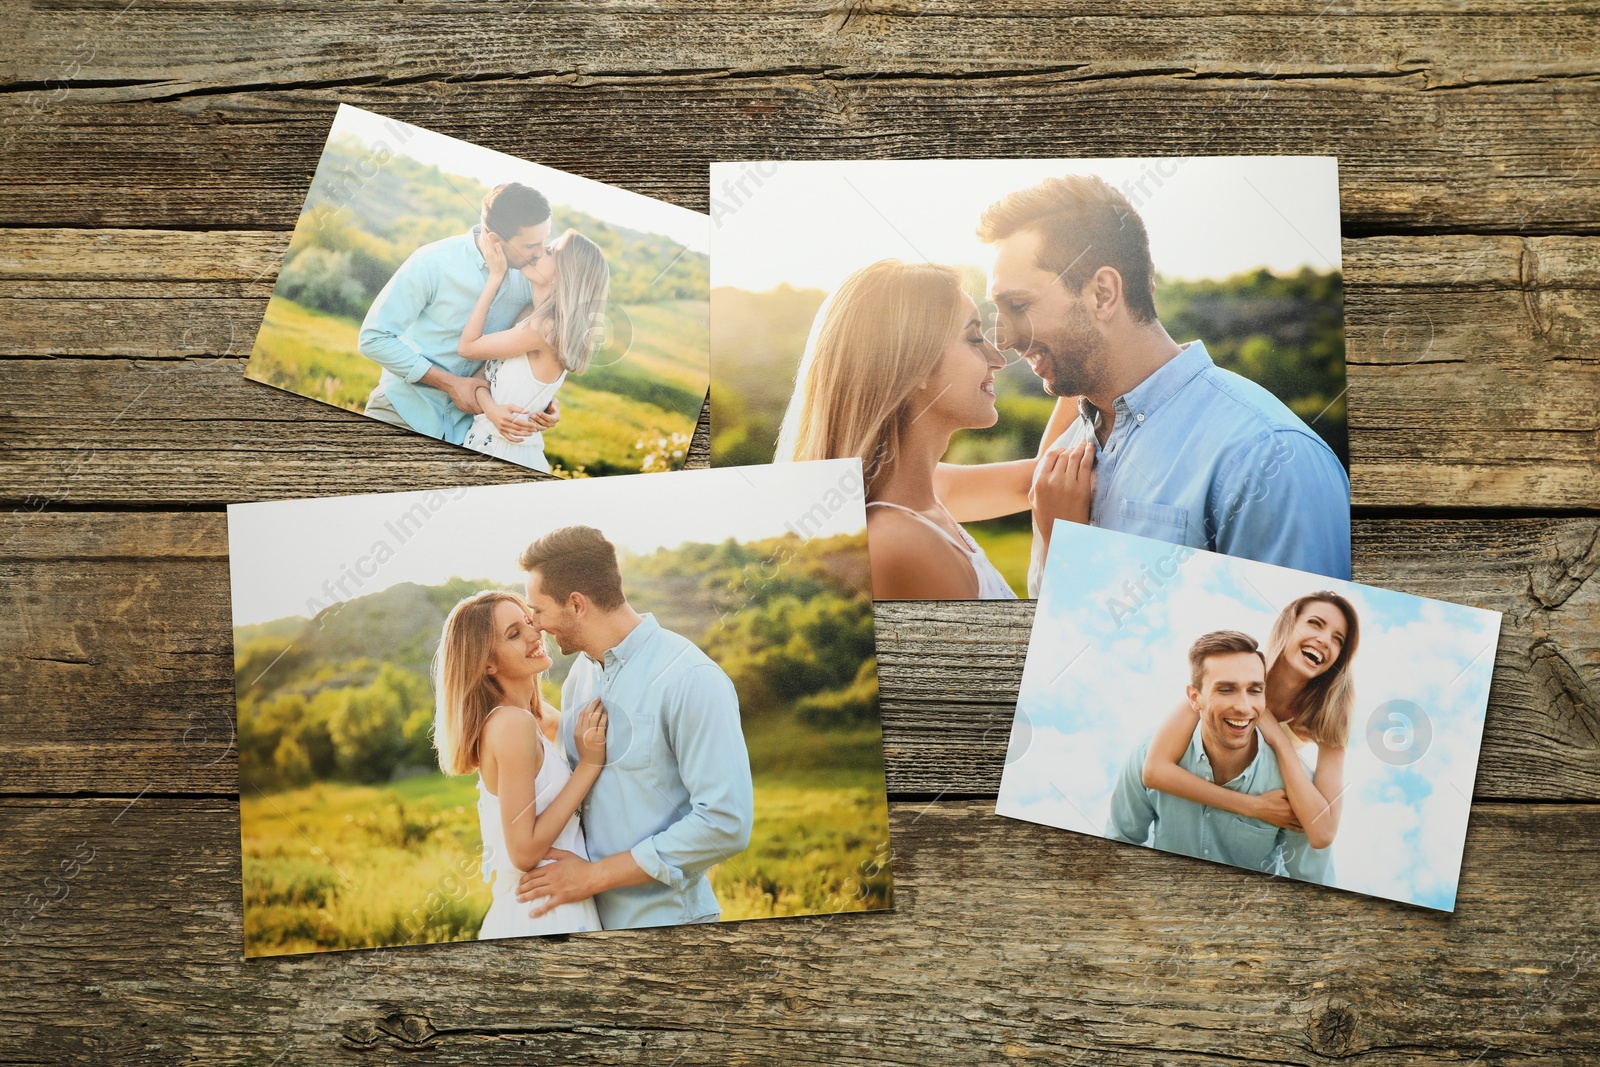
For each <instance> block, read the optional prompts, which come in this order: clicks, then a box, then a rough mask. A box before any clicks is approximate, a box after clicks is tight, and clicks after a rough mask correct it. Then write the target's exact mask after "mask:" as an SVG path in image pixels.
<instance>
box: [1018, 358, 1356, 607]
mask: <svg viewBox="0 0 1600 1067" xmlns="http://www.w3.org/2000/svg"><path fill="white" fill-rule="evenodd" d="M1113 410H1114V412H1115V417H1114V418H1113V419H1112V425H1111V434H1110V436H1109V437H1108V438H1107V439H1106V443H1105V444H1104V445H1101V444H1099V443H1098V440H1097V438H1096V436H1095V429H1094V426H1095V421H1096V420H1097V419H1098V417H1099V412H1098V411H1097V410H1096V409H1095V408H1094V406H1093V405H1091V404H1089V403H1088V401H1086V400H1084V401H1080V403H1079V411H1080V415H1079V417H1078V418H1077V419H1075V420H1074V421H1073V424H1072V425H1071V426H1070V427H1069V428H1068V429H1067V431H1066V432H1065V433H1063V434H1062V435H1061V436H1060V437H1059V438H1057V439H1056V441H1055V443H1054V445H1052V447H1058V448H1059V447H1070V446H1072V445H1075V444H1077V443H1078V442H1080V441H1082V440H1084V439H1085V438H1088V439H1090V440H1096V446H1095V447H1096V457H1097V458H1096V460H1095V471H1096V475H1097V480H1096V483H1095V490H1094V499H1093V501H1092V502H1091V503H1090V506H1089V519H1090V522H1091V523H1093V525H1095V526H1103V527H1105V528H1106V529H1108V530H1118V531H1121V532H1123V533H1132V534H1140V535H1142V536H1144V537H1153V538H1156V539H1157V540H1160V541H1170V542H1172V543H1173V544H1179V545H1188V546H1190V547H1192V548H1204V549H1208V550H1209V551H1212V552H1221V553H1223V554H1224V555H1229V556H1243V557H1245V558H1246V559H1254V560H1260V561H1261V562H1263V563H1276V564H1278V565H1279V566H1281V567H1292V568H1294V569H1295V570H1301V571H1310V572H1311V573H1313V574H1324V575H1327V576H1329V577H1331V578H1343V579H1346V580H1348V579H1349V577H1350V477H1349V475H1347V474H1346V473H1345V471H1344V467H1343V466H1342V465H1341V464H1340V463H1339V458H1338V457H1337V456H1335V455H1334V454H1333V450H1332V449H1330V448H1329V447H1328V446H1327V444H1326V443H1325V442H1324V441H1323V440H1322V438H1320V437H1318V436H1317V435H1316V434H1315V433H1313V432H1312V431H1311V428H1310V427H1308V426H1307V425H1306V424H1305V423H1303V422H1301V421H1300V419H1299V417H1297V416H1296V415H1295V413H1294V412H1292V411H1290V410H1289V409H1288V408H1287V407H1285V406H1284V405H1283V402H1282V401H1280V400H1279V399H1278V398H1277V397H1275V396H1273V395H1272V394H1271V393H1269V392H1267V390H1265V389H1263V388H1262V387H1261V386H1259V385H1257V384H1256V383H1255V382H1252V381H1250V380H1249V379H1248V378H1244V377H1241V376H1240V375H1237V374H1234V373H1233V372H1232V371H1228V370H1223V369H1222V368H1221V367H1218V366H1217V365H1216V364H1215V363H1213V362H1211V356H1210V354H1209V353H1208V352H1206V347H1205V345H1204V344H1202V343H1201V342H1199V341H1191V342H1190V343H1189V344H1187V345H1185V346H1184V348H1183V351H1181V352H1179V353H1178V354H1177V355H1176V356H1174V357H1172V359H1170V360H1168V361H1167V363H1166V364H1165V365H1163V366H1162V367H1161V368H1160V369H1159V370H1157V371H1156V372H1155V373H1154V374H1152V375H1150V377H1148V378H1146V379H1145V380H1144V381H1143V382H1140V383H1139V384H1138V385H1137V386H1135V387H1134V388H1132V389H1130V390H1129V391H1128V392H1126V393H1124V394H1123V395H1122V396H1120V397H1118V398H1117V400H1116V402H1115V404H1114V405H1113ZM1043 572H1044V549H1043V544H1042V542H1041V541H1040V538H1039V530H1038V527H1037V525H1036V526H1035V527H1034V536H1033V559H1032V561H1031V563H1030V564H1029V567H1028V593H1029V595H1030V596H1038V595H1039V583H1040V581H1041V580H1042V578H1043Z"/></svg>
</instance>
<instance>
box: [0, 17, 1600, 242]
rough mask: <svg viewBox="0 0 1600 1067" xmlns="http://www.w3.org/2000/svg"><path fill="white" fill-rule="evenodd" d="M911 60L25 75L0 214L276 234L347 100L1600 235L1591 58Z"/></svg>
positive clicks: (1468, 224) (514, 150) (580, 165)
mask: <svg viewBox="0 0 1600 1067" xmlns="http://www.w3.org/2000/svg"><path fill="white" fill-rule="evenodd" d="M1590 32H1591V33H1592V32H1593V31H1590ZM1583 33H1584V31H1582V30H1580V29H1576V28H1575V29H1574V30H1573V35H1574V36H1575V37H1576V38H1577V39H1578V41H1579V43H1580V45H1581V44H1582V42H1583V40H1584V38H1583ZM1069 39H1071V38H1069ZM929 61H930V62H943V63H945V64H946V70H948V71H949V73H947V74H943V75H931V74H919V73H910V74H894V73H885V74H881V75H875V76H861V77H845V78H841V77H836V76H832V75H830V74H828V73H819V72H796V73H770V74H757V73H750V74H744V73H737V72H736V73H733V74H727V73H722V72H715V71H713V72H702V71H701V70H699V69H698V67H696V68H695V69H693V70H690V71H686V72H682V73H680V72H677V71H661V72H649V73H643V74H639V75H632V76H626V77H624V76H616V77H610V76H593V77H591V76H587V75H579V74H560V75H531V76H527V77H522V76H516V77H506V78H497V77H490V78H488V79H487V80H473V79H468V80H465V81H451V80H446V79H430V80H422V81H410V80H405V79H400V80H397V81H396V82H394V83H386V84H382V85H369V84H364V83H356V84H350V85H343V86H335V87H324V86H321V85H313V86H307V87H303V88H293V89H277V88H273V87H258V88H253V89H249V90H246V89H237V90H227V91H220V92H212V91H201V92H200V93H198V94H196V95H179V96H177V97H172V98H165V99H143V98H142V97H143V96H144V95H145V94H144V93H142V92H141V91H140V88H139V87H138V86H121V85H117V86H109V87H97V86H95V85H94V84H93V82H92V81H91V82H89V83H88V84H86V85H84V86H83V87H81V88H72V89H68V90H66V91H65V92H63V93H62V94H61V95H60V96H59V98H55V99H52V97H55V95H56V94H55V93H54V92H53V91H52V92H45V91H44V90H42V89H30V90H28V91H26V92H16V93H11V94H6V98H4V99H0V126H3V129H4V133H3V134H0V144H4V145H5V146H6V148H7V151H6V152H5V153H4V154H3V155H0V194H3V195H0V226H27V227H37V226H86V225H91V226H108V227H159V228H206V229H269V230H275V231H287V230H289V229H290V228H291V227H292V226H293V224H294V219H295V215H296V214H297V213H298V211H299V209H300V206H301V203H302V202H303V200H304V197H305V191H306V187H307V185H308V184H309V182H310V179H311V175H312V172H313V170H314V169H315V166H316V162H317V158H318V156H319V155H320V153H321V149H322V144H323V142H324V140H325V138H326V136H327V132H328V127H329V125H330V123H331V122H332V119H333V113H334V110H335V105H337V104H338V103H341V102H343V103H349V104H355V105H357V106H360V107H364V108H367V109H369V110H372V111H376V112H379V113H381V114H384V115H388V116H390V117H393V118H397V119H400V120H402V121H405V122H409V123H413V124H415V125H418V126H422V127H424V128H427V129H431V130H436V131H437V132H440V133H444V134H448V135H450V136H453V137H461V138H464V139H466V140H469V141H472V142H474V143H476V144H481V145H484V146H486V147H489V148H494V149H498V150H500V151H504V152H509V153H511V154H512V155H516V156H521V157H523V158H528V159H534V160H537V161H538V162H541V163H545V164H547V165H550V166H554V167H558V168H560V169H562V170H568V171H572V172H573V173H576V174H581V175H583V176H585V177H589V178H596V179H599V180H602V181H609V182H613V183H615V184H618V185H621V186H624V187H626V188H629V189H633V190H635V191H637V192H641V193H645V194H647V195H650V196H657V197H660V198H663V199H666V200H670V201H673V202H674V203H678V204H682V205H684V206H686V207H691V208H697V209H699V210H702V211H704V210H709V209H710V206H711V205H710V202H709V199H708V189H707V181H706V169H705V168H706V165H707V164H708V163H709V162H710V161H711V160H713V159H731V160H739V159H763V158H773V157H777V158H786V159H805V158H818V159H826V158H927V157H954V158H963V157H975V156H983V157H1035V158H1038V157H1050V156H1076V157H1104V156H1146V155H1185V154H1189V155H1235V154H1245V155H1248V154H1261V153H1277V154H1291V155H1306V154H1309V155H1336V156H1338V157H1339V160H1340V177H1341V185H1342V205H1343V206H1342V210H1343V213H1344V221H1345V225H1346V227H1348V228H1351V229H1353V230H1356V231H1361V232H1372V231H1385V232H1388V231H1396V230H1413V231H1424V232H1437V231H1440V230H1451V229H1462V228H1465V229H1474V230H1480V231H1487V232H1497V233H1517V234H1534V233H1597V232H1600V223H1597V222H1595V219H1596V218H1600V147H1597V145H1596V140H1595V138H1596V131H1597V126H1596V123H1597V121H1600V120H1597V119H1596V117H1595V116H1596V114H1600V77H1595V76H1593V75H1573V76H1570V77H1569V76H1555V77H1552V78H1549V79H1548V80H1541V79H1539V78H1530V79H1515V80H1491V81H1487V82H1484V83H1482V84H1478V85H1471V86H1464V87H1460V88H1430V87H1429V84H1428V82H1429V79H1428V75H1427V74H1425V73H1415V74H1407V73H1403V72H1402V73H1397V74H1396V75H1395V76H1393V77H1368V76H1365V75H1331V74H1327V75H1324V74H1315V73H1310V74H1300V73H1298V72H1294V71H1292V70H1291V71H1290V72H1288V73H1285V74H1283V75H1282V76H1281V77H1280V76H1274V75H1273V74H1272V73H1270V72H1260V73H1258V74H1255V75H1248V74H1247V75H1246V76H1244V77H1238V76H1233V75H1218V76H1215V77H1195V76H1193V75H1191V74H1188V73H1184V72H1168V71H1164V70H1155V71H1149V72H1143V73H1130V74H1127V75H1120V74H1116V73H1111V74H1107V75H1101V74H1090V75H1088V76H1084V77H1078V76H1077V75H1075V73H1074V72H1073V71H1071V70H1062V69H1059V64H1053V65H1051V66H1049V67H1041V68H1035V69H1034V70H1032V71H1029V72H1013V73H1003V74H994V75H984V76H981V77H972V76H967V75H965V74H963V73H961V72H960V70H959V67H960V64H961V61H960V59H959V58H942V59H941V58H934V57H930V60H929ZM158 91H159V90H158ZM30 100H32V101H33V103H32V104H30ZM41 100H42V101H43V104H42V105H40V104H39V101H41ZM574 130H581V131H583V132H582V134H581V135H574V133H573V131H574Z"/></svg>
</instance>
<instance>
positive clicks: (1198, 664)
mask: <svg viewBox="0 0 1600 1067" xmlns="http://www.w3.org/2000/svg"><path fill="white" fill-rule="evenodd" d="M1233 652H1254V653H1255V654H1256V658H1258V659H1259V660H1261V669H1262V670H1266V667H1267V657H1265V656H1263V655H1262V654H1261V646H1260V645H1259V644H1258V643H1257V642H1256V639H1255V638H1253V637H1251V636H1250V635H1249V634H1247V633H1244V632H1242V631H1239V630H1212V631H1211V632H1210V633H1208V634H1201V635H1200V636H1199V637H1198V638H1196V639H1195V642H1194V644H1192V645H1190V646H1189V682H1190V684H1191V685H1193V686H1194V687H1195V688H1196V689H1199V688H1200V687H1201V686H1200V683H1201V681H1202V680H1204V678H1205V674H1206V660H1208V659H1210V658H1211V657H1212V656H1226V655H1228V654H1230V653H1233Z"/></svg>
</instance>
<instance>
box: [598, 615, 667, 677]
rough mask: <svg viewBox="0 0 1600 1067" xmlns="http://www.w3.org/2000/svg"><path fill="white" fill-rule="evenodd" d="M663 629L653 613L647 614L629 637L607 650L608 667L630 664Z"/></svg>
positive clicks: (641, 618)
mask: <svg viewBox="0 0 1600 1067" xmlns="http://www.w3.org/2000/svg"><path fill="white" fill-rule="evenodd" d="M660 629H661V624H660V623H658V622H656V617H655V615H654V614H653V613H651V612H648V611H647V612H645V613H644V614H643V615H642V616H640V618H639V625H637V626H635V627H634V628H633V629H632V630H629V631H628V636H627V637H624V638H623V639H622V640H621V641H618V642H617V643H616V644H614V645H612V646H611V647H610V648H608V649H606V655H605V660H606V665H607V666H610V665H611V664H612V663H616V664H618V665H619V666H620V665H621V664H624V663H626V662H628V660H630V659H632V658H633V657H634V656H636V655H638V653H639V651H640V650H641V649H643V648H644V646H645V645H646V644H648V643H649V641H650V639H651V638H652V637H654V636H655V635H656V633H657V632H658V631H659V630H660Z"/></svg>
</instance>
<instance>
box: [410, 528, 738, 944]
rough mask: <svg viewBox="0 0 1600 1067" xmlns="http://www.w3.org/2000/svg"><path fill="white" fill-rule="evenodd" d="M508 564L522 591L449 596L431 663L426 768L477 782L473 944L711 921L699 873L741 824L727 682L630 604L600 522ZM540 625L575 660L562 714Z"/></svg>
mask: <svg viewBox="0 0 1600 1067" xmlns="http://www.w3.org/2000/svg"><path fill="white" fill-rule="evenodd" d="M520 563H521V566H522V569H523V570H525V571H527V572H528V590H527V597H526V599H524V598H523V597H521V596H518V595H517V594H516V593H510V592H502V591H498V590H486V591H484V592H481V593H477V594H475V595H473V596H470V597H467V598H466V599H465V600H462V601H461V602H460V603H459V604H457V605H456V606H455V608H454V609H452V611H451V612H450V615H449V617H448V618H447V619H446V620H445V624H444V633H443V635H442V636H441V638H440V641H439V649H438V652H437V653H436V654H435V657H434V682H435V687H436V689H437V696H436V705H435V719H434V744H435V746H436V747H437V749H438V752H439V766H440V767H441V768H442V769H443V770H444V771H445V773H446V774H471V773H473V772H474V771H475V772H477V774H478V776H479V777H478V794H479V799H478V822H479V829H480V831H481V833H482V837H483V872H484V880H485V881H491V880H492V881H493V902H492V903H491V904H490V907H489V911H488V914H487V915H485V916H484V920H483V923H482V926H481V928H480V930H479V933H478V936H479V938H495V937H525V936H528V935H534V934H556V933H574V932H578V931H584V930H600V929H606V930H614V929H628V928H634V927H643V926H670V925H676V924H680V923H694V922H714V921H716V920H717V919H718V918H719V917H720V915H721V909H720V906H719V904H718V902H717V898H716V894H715V893H714V892H713V891H712V888H711V882H710V880H709V878H708V877H707V875H706V872H707V870H708V869H709V868H710V867H712V866H713V865H714V864H717V863H721V862H723V861H724V860H727V859H729V858H730V857H732V856H735V855H737V854H738V853H740V852H742V851H744V849H745V848H746V847H747V846H748V845H749V843H750V831H751V826H752V822H753V820H754V799H753V791H752V785H751V778H750V759H749V756H748V754H747V752H746V750H745V743H744V734H743V731H742V728H741V725H740V718H739V698H738V696H737V694H736V693H735V691H734V687H733V682H732V681H731V680H730V679H729V678H728V676H727V675H726V674H725V673H723V671H722V669H721V668H720V667H718V666H717V665H716V664H715V663H714V662H712V660H711V659H710V658H709V657H707V656H706V654H705V653H704V652H702V651H701V650H700V649H699V648H698V647H696V646H695V645H694V644H693V643H692V642H690V641H689V640H688V639H686V638H684V637H682V636H680V635H678V634H676V633H673V632H672V631H670V630H667V629H665V628H663V627H662V626H661V625H660V624H659V623H657V622H656V620H655V618H654V616H652V615H650V614H640V613H639V612H637V611H635V610H634V609H633V607H632V606H631V605H630V604H629V603H628V600H627V597H626V596H625V595H624V593H623V589H622V574H621V570H620V568H619V566H618V563H617V554H616V549H615V547H614V546H613V545H612V544H611V542H610V541H608V540H607V539H606V538H605V536H604V535H603V534H601V533H600V531H598V530H596V529H594V528H592V527H588V526H568V527H564V528H562V529H559V530H556V531H554V532H553V533H550V534H547V535H546V536H544V537H542V538H540V539H539V540H537V541H534V542H533V543H532V544H530V545H529V546H528V547H527V548H526V549H524V550H523V553H522V557H521V560H520ZM547 637H550V638H554V639H555V641H556V643H557V644H558V645H559V646H560V648H561V651H562V652H563V653H571V652H576V653H577V654H578V655H577V659H576V660H575V662H574V663H573V665H572V669H571V670H570V672H569V673H568V674H567V679H566V681H565V683H563V685H562V687H561V704H562V709H564V710H562V709H557V708H553V707H551V706H550V705H549V704H547V703H545V701H544V700H543V699H542V697H541V696H540V692H539V681H540V677H541V675H542V674H543V673H544V671H545V670H547V669H548V668H549V667H550V665H551V659H550V656H549V655H548V653H547V651H546V649H545V639H546V638H547ZM552 733H553V734H555V735H556V739H555V740H552V738H551V736H550V735H551V734H552ZM557 742H559V744H558V743H557Z"/></svg>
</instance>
